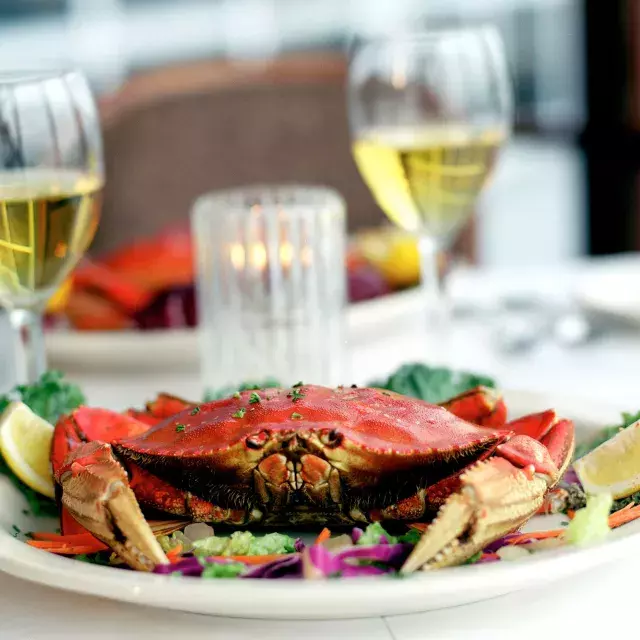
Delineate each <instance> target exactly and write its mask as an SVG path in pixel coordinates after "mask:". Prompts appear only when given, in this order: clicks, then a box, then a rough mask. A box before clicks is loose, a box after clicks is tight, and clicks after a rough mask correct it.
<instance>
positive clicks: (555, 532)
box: [508, 529, 565, 544]
mask: <svg viewBox="0 0 640 640" xmlns="http://www.w3.org/2000/svg"><path fill="white" fill-rule="evenodd" d="M564 531H565V530H564V529H550V530H549V531H531V532H530V533H522V534H520V535H519V536H514V537H513V538H511V539H510V540H509V541H508V544H520V543H522V542H526V541H527V540H545V539H547V538H557V537H559V536H561V535H562V534H563V533H564Z"/></svg>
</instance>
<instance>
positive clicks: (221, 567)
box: [202, 562, 246, 578]
mask: <svg viewBox="0 0 640 640" xmlns="http://www.w3.org/2000/svg"><path fill="white" fill-rule="evenodd" d="M203 567H204V569H203V570H202V577H203V578H235V577H236V576H239V575H240V574H241V573H243V572H244V571H245V570H246V567H245V565H243V564H242V562H204V563H203Z"/></svg>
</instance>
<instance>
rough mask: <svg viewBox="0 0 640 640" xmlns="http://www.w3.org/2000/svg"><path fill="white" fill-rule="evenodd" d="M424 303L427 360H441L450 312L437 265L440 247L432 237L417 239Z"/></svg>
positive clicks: (423, 236)
mask: <svg viewBox="0 0 640 640" xmlns="http://www.w3.org/2000/svg"><path fill="white" fill-rule="evenodd" d="M418 248H419V252H420V274H421V286H422V291H423V303H424V305H425V307H426V313H427V344H428V345H429V347H428V349H429V353H428V354H427V357H428V359H429V360H430V361H434V360H440V361H441V360H444V359H445V358H446V356H447V352H448V342H449V326H450V310H449V304H448V302H449V301H448V299H447V295H446V292H445V287H444V284H445V283H444V278H443V275H442V272H441V270H440V268H439V264H438V256H439V253H440V245H439V243H438V242H437V241H436V240H434V238H432V237H430V236H426V235H421V236H420V237H419V238H418Z"/></svg>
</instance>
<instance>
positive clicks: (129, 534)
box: [55, 442, 169, 571]
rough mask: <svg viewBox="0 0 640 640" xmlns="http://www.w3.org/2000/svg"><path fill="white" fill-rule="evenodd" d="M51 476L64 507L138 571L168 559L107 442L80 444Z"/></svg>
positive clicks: (150, 568) (163, 562)
mask: <svg viewBox="0 0 640 640" xmlns="http://www.w3.org/2000/svg"><path fill="white" fill-rule="evenodd" d="M55 475H56V480H57V482H58V483H59V484H60V486H61V488H62V504H63V505H64V507H65V508H66V509H67V510H68V512H69V513H70V514H71V515H72V516H73V518H75V520H76V521H77V522H78V523H79V524H81V525H82V526H83V527H85V529H87V530H88V531H90V532H91V533H92V534H93V535H94V536H95V537H96V538H98V539H99V540H102V542H104V543H105V544H106V545H108V546H109V547H111V549H113V550H114V551H115V552H116V553H117V554H118V555H119V556H120V557H121V558H122V559H123V560H124V561H125V562H126V563H127V564H129V565H130V566H131V567H134V568H135V569H139V570H142V571H150V570H152V569H153V568H154V567H155V566H156V565H158V564H168V562H169V560H168V559H167V556H166V555H165V553H164V551H163V550H162V547H161V546H160V544H159V543H158V541H157V540H156V538H155V536H154V534H153V531H152V530H151V528H150V527H149V525H148V523H147V521H146V520H145V518H144V516H143V515H142V512H141V510H140V507H139V505H138V502H137V500H136V498H135V496H134V494H133V491H131V489H130V488H129V482H128V479H127V474H126V472H125V470H124V468H123V467H122V466H121V465H120V463H119V462H118V461H117V460H116V458H115V457H114V456H113V453H112V451H111V446H110V445H108V444H104V443H100V442H88V443H85V444H81V445H80V446H78V447H77V448H76V449H74V450H73V451H72V452H71V453H69V455H68V456H67V459H66V460H65V463H64V464H63V465H62V466H61V467H60V468H59V469H58V470H57V471H56V474H55Z"/></svg>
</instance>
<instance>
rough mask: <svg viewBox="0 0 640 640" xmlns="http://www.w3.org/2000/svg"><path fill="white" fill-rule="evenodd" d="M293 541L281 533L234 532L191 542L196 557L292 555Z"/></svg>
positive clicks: (293, 549)
mask: <svg viewBox="0 0 640 640" xmlns="http://www.w3.org/2000/svg"><path fill="white" fill-rule="evenodd" d="M294 545H295V539H294V538H291V537H290V536H287V535H284V534H282V533H277V532H275V533H267V534H265V535H263V536H255V535H253V534H252V533H251V532H250V531H234V532H233V533H232V534H231V535H230V536H210V537H209V538H203V539H202V540H195V541H194V542H193V546H194V553H195V554H196V555H197V556H262V555H267V554H272V553H293V552H294V551H295V547H294Z"/></svg>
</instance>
